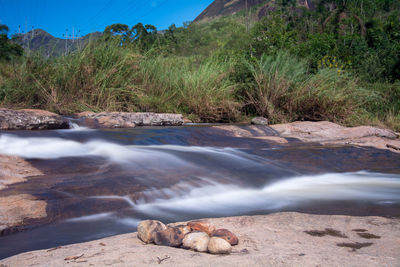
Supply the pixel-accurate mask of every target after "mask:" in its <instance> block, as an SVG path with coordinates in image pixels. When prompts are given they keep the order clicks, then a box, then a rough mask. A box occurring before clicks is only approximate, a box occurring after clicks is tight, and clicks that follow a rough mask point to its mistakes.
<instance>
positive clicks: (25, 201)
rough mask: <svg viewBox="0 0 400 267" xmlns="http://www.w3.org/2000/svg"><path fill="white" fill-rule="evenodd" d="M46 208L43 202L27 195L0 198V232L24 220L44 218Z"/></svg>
mask: <svg viewBox="0 0 400 267" xmlns="http://www.w3.org/2000/svg"><path fill="white" fill-rule="evenodd" d="M46 206H47V205H46V202H45V201H43V200H37V199H36V198H35V197H34V196H31V195H27V194H21V195H12V196H7V197H0V232H2V231H3V230H4V229H7V228H10V227H13V226H17V225H21V224H23V222H24V220H26V219H38V218H44V217H46V216H47V214H46Z"/></svg>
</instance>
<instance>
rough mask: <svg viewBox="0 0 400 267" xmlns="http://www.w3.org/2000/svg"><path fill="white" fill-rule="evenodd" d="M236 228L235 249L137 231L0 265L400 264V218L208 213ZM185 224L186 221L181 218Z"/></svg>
mask: <svg viewBox="0 0 400 267" xmlns="http://www.w3.org/2000/svg"><path fill="white" fill-rule="evenodd" d="M208 221H209V222H210V223H212V224H213V225H215V226H216V227H218V228H220V227H221V228H222V227H227V228H229V229H232V230H234V232H235V233H236V234H237V236H238V238H239V240H240V242H239V244H238V245H236V246H234V247H232V252H231V254H230V255H213V254H208V253H200V252H195V251H193V250H185V249H179V248H172V247H167V246H156V245H153V244H145V243H144V242H142V241H141V240H139V239H138V237H137V233H130V234H124V235H119V236H113V237H108V238H103V239H100V240H96V241H91V242H86V243H81V244H74V245H67V246H62V247H56V248H52V249H47V250H39V251H32V252H27V253H23V254H20V255H16V256H13V257H10V258H7V259H3V260H0V265H1V266H27V265H34V266H104V265H112V266H159V265H163V266H363V267H364V266H399V265H400V254H399V253H398V251H400V220H399V219H396V218H383V217H354V216H338V215H310V214H301V213H295V212H283V213H275V214H270V215H261V216H240V217H228V218H217V219H209V220H208ZM179 224H182V223H179Z"/></svg>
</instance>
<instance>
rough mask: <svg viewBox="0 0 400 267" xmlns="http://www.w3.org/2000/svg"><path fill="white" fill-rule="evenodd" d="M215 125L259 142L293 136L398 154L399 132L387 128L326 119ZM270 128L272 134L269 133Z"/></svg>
mask: <svg viewBox="0 0 400 267" xmlns="http://www.w3.org/2000/svg"><path fill="white" fill-rule="evenodd" d="M214 128H215V129H219V130H221V131H223V132H224V134H227V135H230V136H235V137H240V138H254V139H258V140H260V141H262V140H265V141H272V142H275V143H279V144H285V143H288V138H295V139H298V140H300V141H302V142H314V143H321V144H323V145H355V146H364V147H375V148H379V149H387V150H390V151H392V152H397V153H400V139H399V136H398V134H396V133H395V132H393V131H391V130H388V129H381V128H377V127H372V126H359V127H343V126H340V125H338V124H335V123H332V122H328V121H319V122H311V121H298V122H292V123H286V124H275V125H270V126H268V127H267V126H261V125H251V126H247V127H240V126H236V125H223V126H214ZM268 129H270V131H268ZM271 130H272V131H274V132H275V134H271Z"/></svg>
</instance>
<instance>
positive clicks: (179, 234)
mask: <svg viewBox="0 0 400 267" xmlns="http://www.w3.org/2000/svg"><path fill="white" fill-rule="evenodd" d="M182 230H183V229H182V228H181V227H168V228H167V229H165V230H162V231H157V232H156V233H155V234H154V243H155V244H156V245H160V246H168V247H180V246H181V245H182V242H183V238H184V237H185V234H184V231H182Z"/></svg>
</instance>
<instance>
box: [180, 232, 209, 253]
mask: <svg viewBox="0 0 400 267" xmlns="http://www.w3.org/2000/svg"><path fill="white" fill-rule="evenodd" d="M209 241H210V237H209V236H208V234H206V233H204V232H194V233H190V234H187V235H186V236H185V238H184V239H183V248H186V249H193V250H194V251H198V252H207V248H208V242H209Z"/></svg>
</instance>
